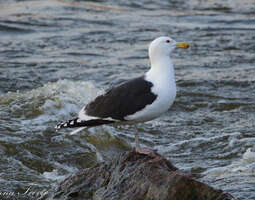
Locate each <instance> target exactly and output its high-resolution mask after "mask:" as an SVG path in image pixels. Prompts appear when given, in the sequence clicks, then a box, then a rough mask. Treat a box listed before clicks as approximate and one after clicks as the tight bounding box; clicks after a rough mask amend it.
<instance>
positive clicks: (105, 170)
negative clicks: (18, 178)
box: [50, 152, 234, 200]
mask: <svg viewBox="0 0 255 200" xmlns="http://www.w3.org/2000/svg"><path fill="white" fill-rule="evenodd" d="M50 199H55V200H57V199H59V200H71V199H72V200H73V199H75V200H78V199H83V200H89V199H91V200H154V199H155V200H216V199H217V200H230V199H234V198H233V197H232V196H231V195H229V194H227V193H225V192H223V191H222V190H216V189H213V188H212V187H210V186H208V185H206V184H204V183H202V182H199V181H197V180H194V179H193V178H192V177H191V176H189V175H187V174H185V173H182V172H180V171H179V170H178V169H177V168H176V167H174V166H173V165H172V164H171V163H170V162H169V161H167V160H166V159H165V158H163V157H162V156H160V155H158V156H157V157H156V158H152V157H149V156H146V155H141V154H137V153H135V152H125V153H122V154H120V155H119V156H118V157H117V158H114V159H113V160H111V161H109V162H108V163H99V164H97V165H96V166H94V167H91V168H88V169H85V170H82V171H80V172H78V173H77V174H74V175H71V176H70V177H68V178H67V179H66V180H64V181H63V182H62V183H61V184H60V186H59V187H58V188H57V189H56V191H55V192H54V193H53V194H52V196H51V197H50Z"/></svg>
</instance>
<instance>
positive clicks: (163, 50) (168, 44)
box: [149, 37, 189, 60]
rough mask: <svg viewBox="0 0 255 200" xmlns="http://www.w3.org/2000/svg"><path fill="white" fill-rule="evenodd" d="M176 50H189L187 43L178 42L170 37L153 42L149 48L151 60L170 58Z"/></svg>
mask: <svg viewBox="0 0 255 200" xmlns="http://www.w3.org/2000/svg"><path fill="white" fill-rule="evenodd" d="M175 48H184V49H187V48H189V45H188V43H186V42H178V43H177V42H176V41H175V40H173V39H172V38H170V37H159V38H156V39H155V40H153V41H152V42H151V44H150V46H149V57H150V60H152V59H158V58H162V57H170V55H171V53H172V51H173V50H174V49H175Z"/></svg>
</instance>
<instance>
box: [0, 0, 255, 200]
mask: <svg viewBox="0 0 255 200" xmlns="http://www.w3.org/2000/svg"><path fill="white" fill-rule="evenodd" d="M162 35H167V36H171V37H172V38H174V39H175V40H177V41H188V42H189V43H190V45H191V48H190V49H189V50H187V51H183V50H176V51H175V53H174V54H173V60H174V63H175V72H176V81H177V85H178V95H177V99H176V101H175V104H174V106H173V107H172V109H171V110H170V111H169V112H168V113H166V114H165V115H163V116H162V117H161V118H159V119H157V120H154V121H151V122H147V123H146V124H142V125H140V127H139V133H140V138H141V142H142V144H143V145H146V146H149V147H153V148H156V149H158V150H159V152H160V153H161V154H163V155H164V156H166V157H167V158H168V159H170V160H171V161H172V162H173V163H174V164H175V165H176V166H178V167H180V168H181V169H183V170H187V171H192V172H193V173H201V174H203V177H202V178H201V179H200V180H202V181H204V182H207V183H209V184H210V185H212V186H214V187H216V188H220V189H223V190H225V191H227V192H230V193H231V194H233V195H234V196H235V197H237V198H240V199H249V200H252V199H255V155H254V154H255V153H252V152H254V151H255V133H254V127H255V123H254V119H255V103H254V102H255V66H254V63H255V56H254V55H255V43H254V41H255V2H254V1H253V0H242V1H241V0H240V1H238V0H237V1H234V0H227V1H203V0H191V1H185V0H180V1H170V0H169V1H167V0H164V1H148V0H141V1H132V0H129V1H126V0H125V1H124V0H120V1H117V2H116V1H100V0H98V1H71V0H31V1H22V0H5V1H0V153H1V157H0V169H1V170H0V188H1V191H0V192H3V191H7V192H15V193H18V192H20V193H22V192H25V191H26V190H27V189H28V188H31V190H33V191H36V192H40V191H43V190H46V191H47V190H48V189H49V188H51V187H52V186H54V185H55V184H56V183H57V182H58V181H60V180H63V179H64V178H65V177H66V176H68V175H69V174H70V173H74V172H75V171H77V170H79V169H82V168H86V167H90V166H92V165H94V164H95V163H96V162H98V161H101V160H107V159H109V158H110V157H112V156H113V155H114V154H117V153H118V152H121V151H124V150H127V149H131V148H132V145H134V141H133V134H132V132H133V130H132V127H128V126H122V127H108V126H105V127H98V128H94V129H90V130H87V131H85V132H82V133H80V134H78V135H74V136H70V135H68V133H69V132H70V131H69V130H64V131H61V132H59V133H57V132H55V130H54V126H55V125H56V123H58V122H59V121H62V120H67V119H69V118H71V117H74V116H76V113H77V112H78V111H79V110H80V109H81V108H82V106H83V105H84V104H86V103H87V102H88V101H89V100H91V99H92V98H93V97H95V96H96V95H97V94H99V93H101V92H102V91H103V90H104V89H106V88H109V87H111V86H112V85H114V84H117V83H120V82H122V81H124V80H127V79H130V78H133V77H136V76H139V75H141V74H143V73H144V72H145V71H146V70H148V67H149V62H148V55H147V47H148V44H149V42H150V41H152V40H153V39H154V38H156V37H158V36H162Z"/></svg>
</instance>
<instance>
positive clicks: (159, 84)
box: [125, 66, 176, 122]
mask: <svg viewBox="0 0 255 200" xmlns="http://www.w3.org/2000/svg"><path fill="white" fill-rule="evenodd" d="M170 68H171V69H169V66H166V67H158V68H151V69H150V71H148V72H147V73H146V76H145V80H147V81H150V82H152V84H153V87H152V88H151V92H153V93H154V94H156V95H157V98H156V100H155V101H154V102H153V103H152V104H150V105H147V106H146V107H145V108H144V109H143V110H141V111H138V112H136V113H134V114H132V115H128V116H127V117H125V119H126V120H134V121H139V122H145V121H149V120H152V119H155V118H157V117H159V116H160V115H161V114H162V113H165V112H166V111H167V110H168V109H169V108H170V107H171V105H172V104H173V102H174V99H175V97H176V84H175V79H174V72H173V67H172V66H170Z"/></svg>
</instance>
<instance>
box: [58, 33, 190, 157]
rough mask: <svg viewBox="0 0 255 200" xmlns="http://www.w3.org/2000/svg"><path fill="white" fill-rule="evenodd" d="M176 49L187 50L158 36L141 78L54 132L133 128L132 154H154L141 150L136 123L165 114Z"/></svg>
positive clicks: (173, 88) (98, 99)
mask: <svg viewBox="0 0 255 200" xmlns="http://www.w3.org/2000/svg"><path fill="white" fill-rule="evenodd" d="M175 48H183V49H187V48H189V44H188V43H186V42H176V41H175V40H173V39H172V38H170V37H165V36H164V37H158V38H156V39H155V40H153V41H152V42H151V43H150V45H149V59H150V65H151V67H150V70H149V71H148V72H146V73H145V74H144V75H143V76H140V77H137V78H134V79H131V80H129V81H127V82H124V83H123V84H120V85H118V86H116V87H113V88H112V89H110V90H108V91H107V92H106V93H104V94H102V95H100V96H98V97H96V98H95V99H94V100H92V101H91V102H90V103H88V104H87V105H86V106H84V107H83V108H82V109H81V111H80V112H79V114H78V117H77V118H75V119H72V120H69V121H67V122H63V123H60V124H58V125H57V126H56V129H57V130H58V129H61V128H75V127H79V128H78V129H77V130H75V131H73V132H71V134H75V133H77V132H79V131H81V130H83V129H85V128H90V127H95V126H100V125H106V124H111V125H112V124H130V125H134V136H135V151H136V152H138V153H141V154H147V155H148V154H153V151H155V150H150V149H147V148H141V147H140V145H139V141H138V133H137V124H138V123H143V122H147V121H150V120H153V119H155V118H157V117H159V116H160V115H162V114H163V113H165V112H167V111H168V109H169V108H170V107H171V106H172V104H173V102H174V100H175V97H176V83H175V75H174V66H173V62H172V60H171V58H170V55H171V53H172V52H173V50H174V49H175Z"/></svg>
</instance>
